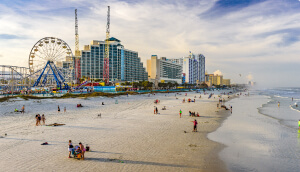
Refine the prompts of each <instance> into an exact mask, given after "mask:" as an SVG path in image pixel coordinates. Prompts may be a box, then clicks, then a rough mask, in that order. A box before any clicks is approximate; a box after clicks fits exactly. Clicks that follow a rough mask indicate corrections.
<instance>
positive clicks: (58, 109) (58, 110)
mask: <svg viewBox="0 0 300 172" xmlns="http://www.w3.org/2000/svg"><path fill="white" fill-rule="evenodd" d="M57 112H58V113H59V112H60V108H59V105H58V106H57Z"/></svg>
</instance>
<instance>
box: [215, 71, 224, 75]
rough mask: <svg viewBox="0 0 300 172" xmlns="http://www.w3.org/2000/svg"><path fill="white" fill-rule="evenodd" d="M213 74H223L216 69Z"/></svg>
mask: <svg viewBox="0 0 300 172" xmlns="http://www.w3.org/2000/svg"><path fill="white" fill-rule="evenodd" d="M214 75H223V74H222V72H221V71H220V70H216V71H214Z"/></svg>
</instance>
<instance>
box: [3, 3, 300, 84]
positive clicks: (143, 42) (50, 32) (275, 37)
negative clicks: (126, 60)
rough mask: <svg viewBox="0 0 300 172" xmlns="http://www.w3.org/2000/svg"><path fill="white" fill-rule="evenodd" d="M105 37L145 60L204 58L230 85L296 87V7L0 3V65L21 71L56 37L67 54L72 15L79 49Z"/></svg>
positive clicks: (299, 29)
mask: <svg viewBox="0 0 300 172" xmlns="http://www.w3.org/2000/svg"><path fill="white" fill-rule="evenodd" d="M108 5H109V6H110V9H111V11H110V21H111V24H110V35H111V37H115V38H117V39H119V40H121V43H122V44H123V45H124V46H125V48H126V49H130V50H134V51H137V52H138V54H139V56H140V57H141V60H142V62H144V66H145V67H146V60H147V59H149V58H150V57H151V55H158V56H159V57H167V58H179V57H186V56H188V55H189V51H191V52H193V53H194V54H200V53H201V54H203V55H204V56H205V57H206V70H207V72H208V73H214V72H220V73H222V74H223V76H224V78H229V79H231V80H232V83H247V81H248V80H249V79H250V80H252V81H255V82H257V84H258V85H259V86H261V87H300V77H298V75H299V74H300V68H299V66H300V58H299V54H300V49H299V48H298V47H300V37H299V33H300V2H299V0H142V1H139V0H110V1H108V0H107V1H105V0H89V1H87V0H1V1H0V47H1V48H0V65H15V66H25V67H28V58H29V53H30V51H31V49H32V47H33V46H34V45H35V43H36V42H37V41H38V40H40V39H41V38H44V37H57V38H60V39H62V40H64V41H65V42H67V43H68V44H69V46H70V47H71V49H72V51H73V52H74V47H75V26H74V25H75V22H74V10H75V9H77V10H78V23H79V39H80V43H79V44H80V49H82V47H83V45H88V44H90V42H91V41H92V40H104V39H105V36H106V35H105V32H106V15H107V6H108Z"/></svg>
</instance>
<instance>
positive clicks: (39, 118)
mask: <svg viewBox="0 0 300 172" xmlns="http://www.w3.org/2000/svg"><path fill="white" fill-rule="evenodd" d="M38 125H41V115H40V114H37V123H36V126H38Z"/></svg>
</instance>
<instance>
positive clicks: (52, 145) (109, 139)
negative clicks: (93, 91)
mask: <svg viewBox="0 0 300 172" xmlns="http://www.w3.org/2000/svg"><path fill="white" fill-rule="evenodd" d="M195 95H196V96H197V98H195V99H196V102H195V103H193V102H192V103H182V99H183V98H185V99H187V98H192V99H194V96H195ZM201 96H202V98H201V99H200V98H199V94H198V93H188V96H184V93H182V95H177V97H178V99H176V98H175V93H170V94H156V95H155V96H152V95H151V96H150V97H148V96H147V95H134V96H129V97H127V96H120V97H116V98H103V97H96V98H89V99H59V100H40V101H33V100H28V101H23V100H21V101H15V102H14V101H11V102H3V103H1V104H0V107H1V113H2V116H1V121H0V125H1V133H0V135H3V134H4V133H7V134H8V135H7V136H6V137H4V138H0V151H1V154H0V158H1V161H0V166H1V168H2V170H3V171H227V170H226V166H225V165H224V163H223V162H222V161H221V160H220V159H219V158H218V152H219V151H220V150H222V149H223V147H224V146H223V145H221V144H219V143H216V142H213V141H211V140H209V139H207V134H208V133H210V132H213V131H215V130H216V129H217V128H218V127H219V126H220V125H221V123H222V121H223V120H224V119H226V118H227V116H229V114H230V111H225V110H224V109H217V102H218V98H217V96H215V97H216V98H215V99H214V98H213V97H214V96H213V97H212V98H211V99H207V97H208V95H205V96H204V95H203V94H202V95H201ZM116 99H117V100H118V104H115V100H116ZM155 99H159V100H160V103H159V104H157V105H156V104H154V103H153V101H154V100H155ZM102 102H105V105H104V106H102V105H101V103H102ZM77 103H81V104H82V105H83V106H84V107H83V108H76V104H77ZM23 104H26V106H25V111H27V113H25V114H24V115H20V114H11V113H8V112H9V111H10V108H12V107H14V106H17V107H18V106H22V105H23ZM58 104H59V105H60V108H61V110H62V111H61V112H60V113H57V105H58ZM64 106H66V107H67V113H63V107H64ZM154 106H157V107H158V109H159V113H160V114H157V115H155V114H154V113H153V111H154ZM164 106H166V108H167V110H161V109H162V107H164ZM180 109H181V110H182V112H183V115H182V118H179V110H180ZM189 110H191V111H195V112H199V114H200V116H201V117H190V116H189V115H188V111H189ZM36 113H40V114H43V113H44V114H45V115H46V124H51V123H63V124H66V125H63V126H57V127H48V126H35V119H34V117H35V114H36ZM99 113H101V118H100V117H98V114H99ZM194 119H197V121H198V123H199V124H198V132H192V129H193V123H192V122H191V121H193V120H194ZM68 140H72V141H73V145H78V143H79V142H82V143H83V144H84V145H86V144H88V145H89V146H90V147H91V151H90V152H86V154H85V160H75V159H73V158H71V159H69V158H68V150H67V148H68ZM43 142H48V143H49V145H41V143H43Z"/></svg>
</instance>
